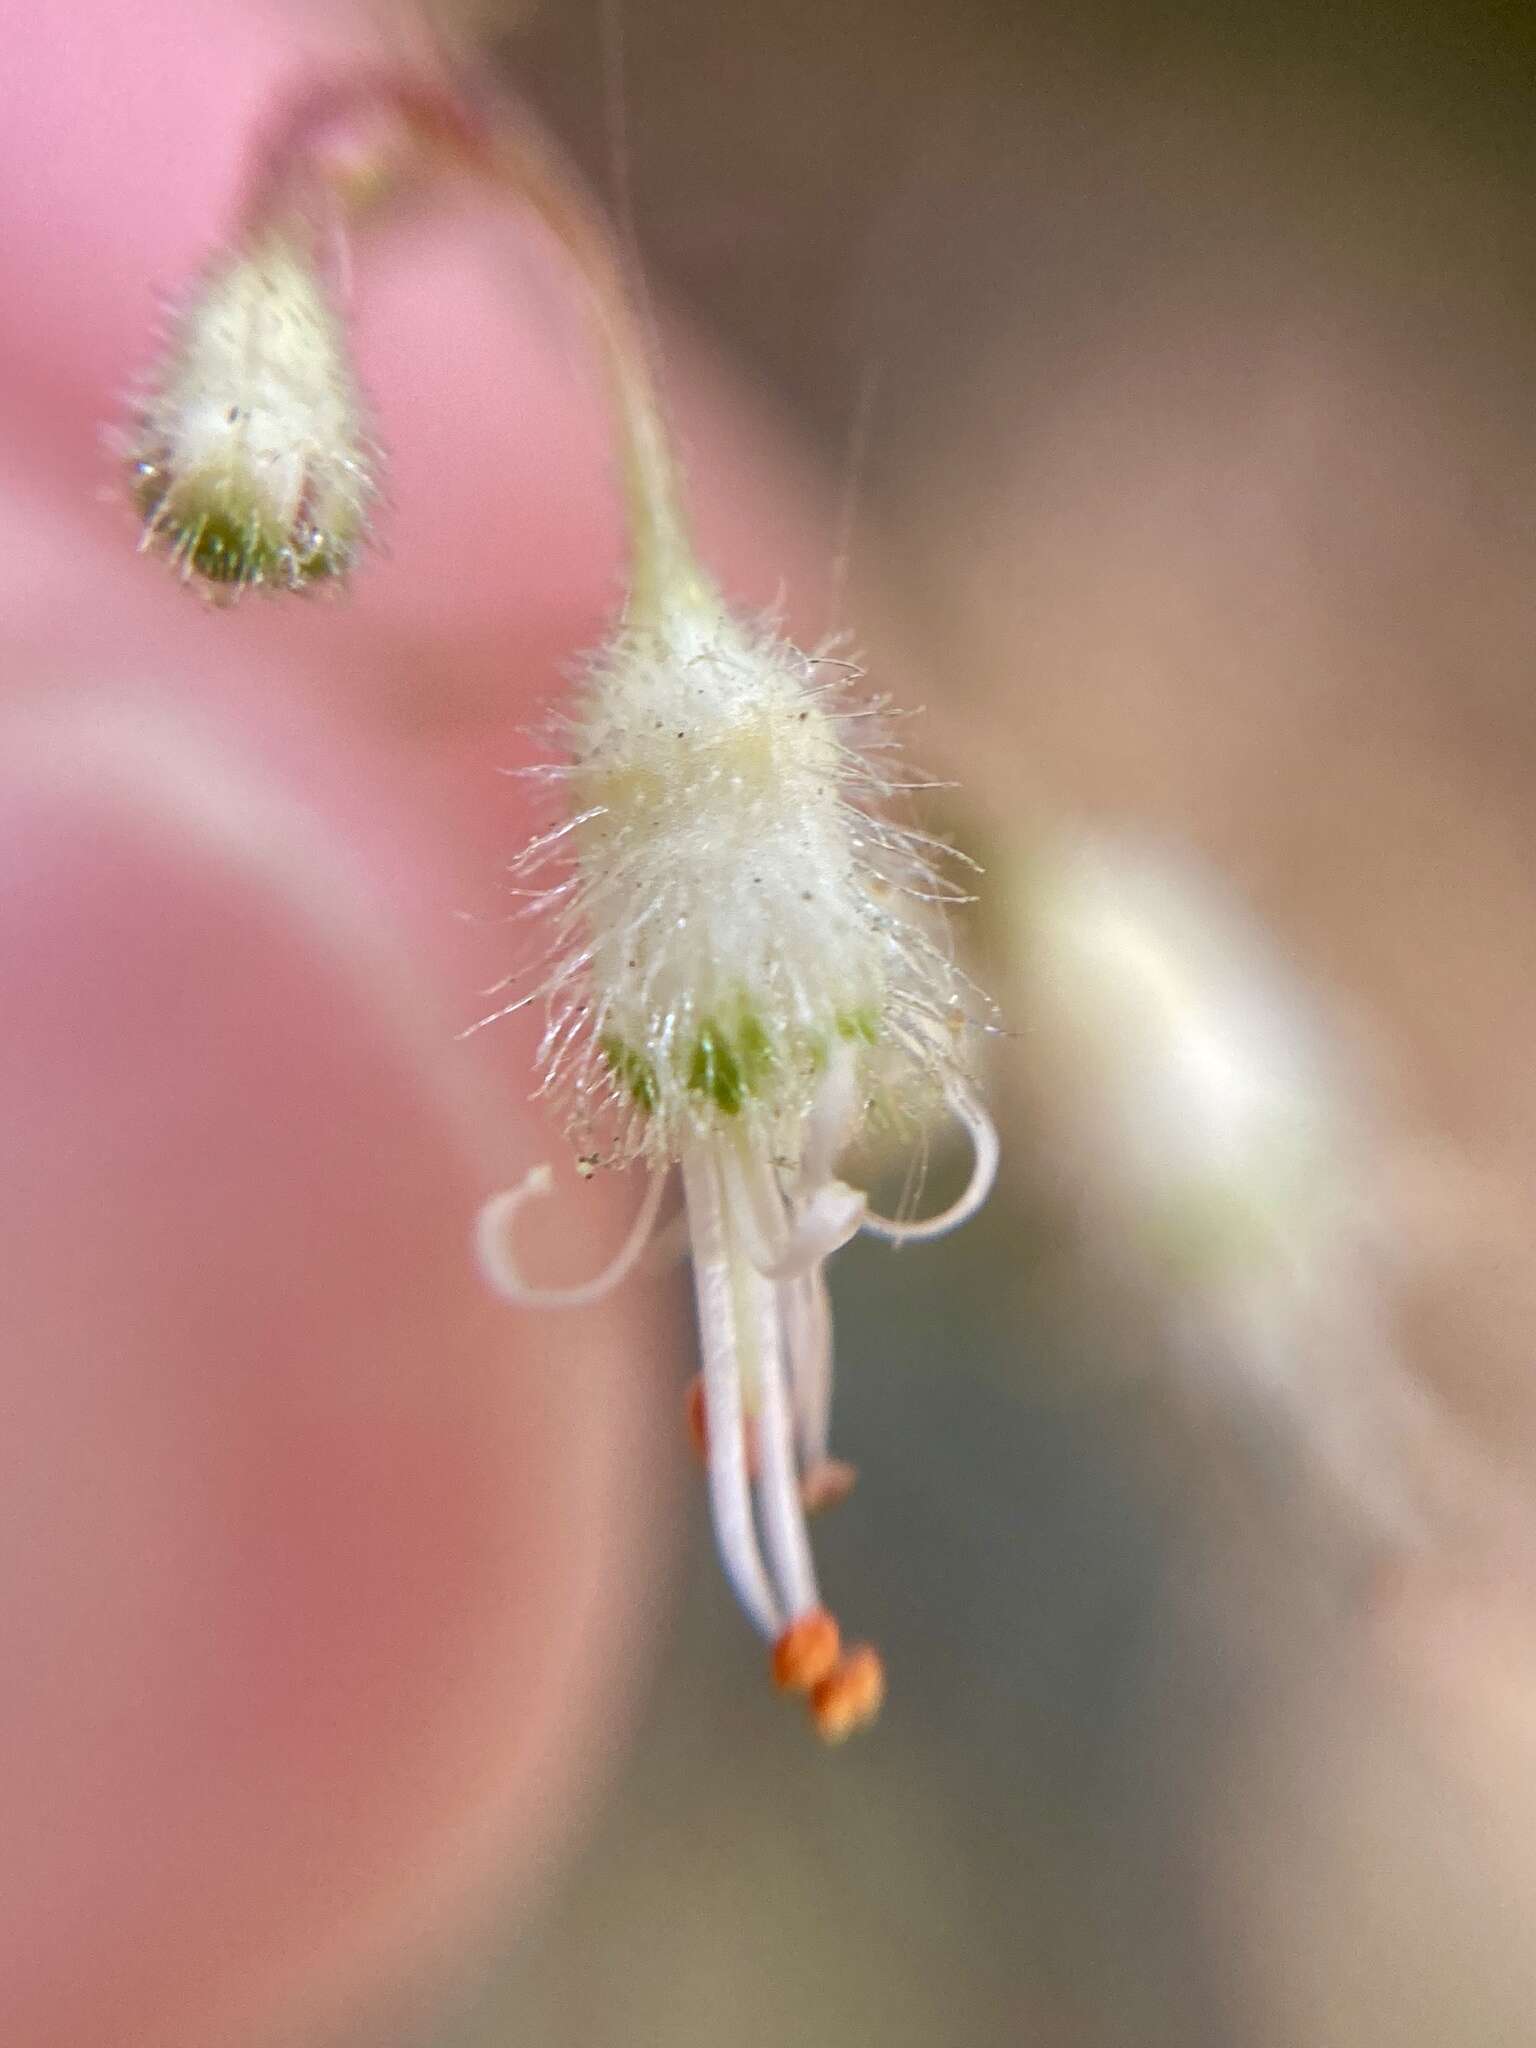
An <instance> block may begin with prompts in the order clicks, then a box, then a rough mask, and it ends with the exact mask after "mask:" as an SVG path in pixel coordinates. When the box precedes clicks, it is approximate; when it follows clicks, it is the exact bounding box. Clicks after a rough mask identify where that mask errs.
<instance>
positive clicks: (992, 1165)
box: [864, 1087, 1000, 1244]
mask: <svg viewBox="0 0 1536 2048" xmlns="http://www.w3.org/2000/svg"><path fill="white" fill-rule="evenodd" d="M949 1106H950V1109H951V1110H952V1111H953V1112H954V1114H955V1116H956V1117H957V1118H958V1120H959V1121H960V1122H961V1123H962V1124H964V1125H965V1128H966V1130H967V1131H968V1132H969V1133H970V1138H971V1146H972V1150H973V1154H974V1157H973V1160H972V1165H971V1177H970V1180H969V1181H968V1182H967V1183H966V1189H965V1193H964V1194H963V1195H961V1197H960V1199H959V1200H958V1201H956V1202H952V1203H951V1204H950V1206H949V1207H948V1208H947V1209H942V1210H940V1212H939V1214H938V1215H937V1216H924V1217H922V1218H920V1219H919V1220H918V1221H917V1222H915V1223H900V1222H898V1221H897V1220H896V1219H895V1218H894V1217H892V1216H877V1215H876V1214H875V1213H874V1211H873V1210H866V1211H865V1215H864V1228H865V1229H866V1230H867V1231H869V1233H870V1234H871V1236H873V1237H883V1238H885V1239H886V1241H887V1242H888V1243H890V1244H925V1243H927V1242H928V1240H929V1239H931V1238H935V1237H944V1236H946V1235H947V1234H948V1233H949V1232H950V1231H951V1230H958V1229H959V1227H960V1225H961V1224H962V1223H968V1222H969V1221H970V1219H971V1218H972V1217H973V1216H974V1215H975V1214H976V1211H977V1210H978V1209H979V1208H980V1207H981V1205H982V1203H983V1202H984V1201H985V1200H986V1199H987V1197H988V1195H989V1194H991V1192H992V1183H993V1181H994V1180H996V1178H997V1162H998V1154H999V1149H1000V1148H999V1145H998V1138H997V1126H996V1125H995V1124H994V1123H993V1121H992V1119H991V1117H989V1116H988V1115H987V1113H986V1111H985V1110H984V1109H983V1108H982V1106H981V1104H980V1103H979V1102H978V1101H977V1100H976V1098H975V1096H973V1095H972V1094H971V1093H970V1091H969V1089H965V1088H960V1087H954V1088H951V1089H950V1090H949Z"/></svg>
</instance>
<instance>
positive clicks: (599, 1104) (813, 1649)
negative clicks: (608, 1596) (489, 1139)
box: [479, 585, 997, 1740]
mask: <svg viewBox="0 0 1536 2048" xmlns="http://www.w3.org/2000/svg"><path fill="white" fill-rule="evenodd" d="M887 723H888V721H886V720H885V719H884V717H883V716H882V707H881V706H879V705H872V704H867V703H863V702H860V701H859V700H858V699H857V697H856V695H855V689H854V681H853V677H852V676H851V674H850V672H849V668H848V665H847V664H846V663H841V662H835V661H830V660H828V659H826V658H824V657H817V656H813V655H807V654H803V653H801V652H799V651H798V650H797V649H795V648H794V647H792V646H790V645H789V644H788V643H787V642H785V641H783V640H782V639H780V638H779V637H778V636H777V635H776V634H775V633H774V632H773V631H771V630H768V629H761V628H752V627H748V626H746V625H744V624H743V623H742V622H740V621H739V620H737V619H736V618H735V617H734V616H733V615H732V614H731V613H730V612H729V611H728V609H727V608H726V607H725V605H724V604H723V603H722V602H721V601H720V600H719V599H718V598H716V597H715V596H714V594H713V592H712V591H710V590H709V589H708V588H707V587H706V586H703V585H700V587H698V588H697V589H696V590H694V591H692V592H690V593H689V594H688V595H686V596H673V597H670V598H669V599H668V601H667V602H666V603H665V604H664V605H662V606H661V607H660V608H659V609H658V610H657V612H656V613H655V614H654V615H653V616H651V617H649V618H647V619H646V620H645V621H644V622H643V623H638V624H636V623H632V624H631V625H630V626H629V627H627V628H626V629H625V631H624V632H623V633H622V634H621V636H620V637H619V639H618V640H617V642H616V643H615V644H614V645H613V646H612V647H611V648H610V649H609V650H607V652H605V653H604V654H603V655H602V656H601V657H599V658H598V659H597V660H596V661H595V662H594V663H593V664H592V665H591V667H590V668H589V670H588V672H587V674H586V676H585V677H584V679H583V681H582V683H581V685H580V686H579V689H578V692H577V696H576V699H575V702H574V707H573V709H572V711H571V712H570V714H569V716H568V717H567V719H566V720H565V722H564V726H563V740H564V744H565V747H566V749H567V753H568V758H567V759H566V760H565V761H564V762H563V763H561V764H560V765H559V766H557V767H555V768H554V769H552V770H548V771H545V772H546V773H548V774H549V775H550V776H551V777H552V779H553V780H554V781H555V782H556V784H557V785H558V786H560V787H561V788H562V789H563V791H564V793H565V796H566V799H567V804H568V811H567V815H566V816H565V817H564V819H563V820H562V821H561V822H560V823H559V824H558V825H556V826H555V827H554V828H553V829H552V831H551V832H549V833H548V834H546V835H545V836H544V837H543V838H542V839H540V840H539V841H536V842H535V844H534V845H533V846H532V847H531V848H529V849H528V851H527V852H526V853H525V854H524V856H523V857H522V859H521V861H520V862H519V863H518V864H517V869H518V874H519V876H520V878H521V880H522V881H523V882H524V884H525V885H526V886H527V887H528V889H529V892H530V909H531V910H533V911H534V912H536V913H537V914H540V915H542V916H544V917H547V918H548V919H550V920H552V930H551V934H550V937H551V944H550V949H549V952H548V955H547V958H546V962H545V972H544V977H543V980H542V982H541V983H540V985H539V986H538V987H537V988H536V989H535V990H534V991H533V993H532V995H530V996H524V997H520V998H519V999H518V1002H515V1003H513V1004H511V1005H509V1006H508V1007H517V1006H518V1003H520V1002H525V1001H533V1000H542V1002H543V1003H544V1005H545V1008H546V1013H547V1023H546V1028H545V1032H544V1036H543V1042H542V1048H541V1060H542V1068H543V1088H544V1090H545V1091H546V1092H547V1093H549V1094H550V1095H552V1096H554V1097H556V1098H557V1099H558V1100H559V1101H560V1102H561V1103H562V1104H563V1106H564V1108H565V1111H566V1114H567V1116H568V1119H569V1122H570V1125H571V1130H572V1136H573V1139H574V1141H575V1143H576V1145H577V1147H578V1150H579V1151H580V1152H582V1153H583V1154H584V1155H585V1156H586V1157H587V1158H589V1159H591V1158H605V1159H609V1160H612V1161H615V1162H617V1163H623V1162H633V1161H639V1162H642V1163H643V1164H644V1166H645V1167H646V1168H647V1169H648V1170H649V1173H650V1183H649V1187H648V1189H647V1193H646V1196H645V1199H644V1201H643V1203H642V1206H641V1210H640V1213H639V1216H638V1218H637V1220H636V1223H635V1226H634V1228H633V1230H632V1231H631V1234H630V1237H629V1239H628V1241H627V1242H626V1244H625V1245H624V1247H623V1248H622V1250H621V1252H620V1253H619V1255H618V1257H617V1258H616V1259H615V1260H614V1261H613V1263H612V1264H611V1265H610V1267H609V1268H608V1269H607V1271H606V1272H604V1273H603V1274H601V1275H600V1276H598V1278H597V1279H596V1280H595V1281H593V1282H592V1283H590V1284H589V1285H588V1286H586V1287H584V1288H578V1289H572V1290H566V1291H564V1292H563V1293H557V1292H555V1291H553V1290H541V1289H537V1288H533V1287H530V1286H529V1285H528V1283H527V1282H526V1281H525V1280H524V1278H523V1276H522V1273H521V1270H520V1268H519V1265H518V1262H517V1259H516V1256H515V1253H514V1251H513V1248H512V1243H511V1236H512V1227H513V1225H514V1223H515V1219H516V1216H517V1212H518V1210H519V1209H520V1207H521V1206H522V1204H523V1203H524V1202H525V1201H526V1200H527V1199H528V1198H529V1196H530V1195H533V1194H536V1193H539V1192H542V1191H543V1190H544V1189H545V1188H546V1187H547V1186H548V1170H547V1169H536V1170H535V1173H534V1174H532V1175H530V1176H529V1177H528V1179H526V1180H525V1181H524V1183H523V1184H522V1186H521V1187H519V1188H516V1189H513V1190H511V1191H509V1192H508V1193H507V1194H504V1195H501V1196H498V1197H496V1198H495V1199H494V1200H493V1201H492V1202H491V1203H489V1204H488V1205H487V1207H486V1209H485V1211H484V1212H483V1213H482V1217H481V1221H480V1233H479V1244H480V1252H481V1257H482V1262H483V1264H484V1266H485V1268H486V1271H487V1273H488V1275H489V1277H490V1278H491V1280H492V1281H493V1283H494V1284H495V1285H496V1286H497V1287H498V1288H499V1289H500V1290H501V1291H502V1292H503V1293H504V1294H507V1295H509V1296H511V1297H512V1298H514V1299H517V1300H521V1301H529V1300H533V1301H555V1300H565V1301H572V1300H577V1301H584V1300H590V1299H592V1298H594V1297H595V1295H597V1294H598V1293H601V1292H603V1291H605V1290H606V1289H607V1288H608V1287H610V1286H613V1285H615V1284H616V1283H617V1282H618V1281H619V1280H620V1279H621V1278H622V1277H623V1276H624V1275H625V1274H626V1273H627V1272H628V1271H629V1270H630V1269H631V1268H632V1266H633V1264H634V1262H635V1260H636V1259H637V1258H638V1257H639V1255H640V1253H641V1251H642V1250H643V1248H644V1246H645V1243H646V1242H647V1240H648V1238H649V1236H650V1233H651V1231H652V1229H653V1226H654V1224H655V1220H656V1217H657V1215H658V1213H659V1208H660V1204H661V1200H662V1196H663V1192H664V1190H665V1188H666V1186H667V1184H668V1182H669V1180H670V1178H671V1170H672V1169H673V1168H677V1169H680V1176H681V1182H682V1192H683V1201H684V1207H685V1210H686V1218H687V1229H688V1236H689V1242H690V1248H691V1256H692V1262H693V1272H694V1283H695V1293H696V1299H697V1308H698V1322H699V1334H700V1344H701V1349H702V1354H703V1372H702V1375H701V1381H700V1383H699V1384H698V1386H697V1388H696V1390H695V1393H694V1396H693V1408H692V1419H693V1423H694V1428H695V1435H696V1441H697V1442H698V1444H699V1447H700V1449H701V1451H702V1453H703V1455H704V1456H705V1459H706V1462H707V1467H708V1473H709V1486H710V1499H711V1508H712V1514H713V1520H714V1526H715V1532H716V1537H717V1541H718V1545H719V1549H720V1553H721V1557H722V1560H723V1563H724V1566H725V1569H726V1572H727V1574H728V1576H729V1578H730V1581H731V1584H732V1586H733V1588H734V1590H735V1592H736V1595H737V1598H738V1599H739V1601H740V1603H741V1606H742V1607H743V1609H744V1610H745V1612H746V1613H747V1615H748V1616H749V1618H750V1619H751V1621H752V1622H753V1623H754V1625H755V1626H756V1628H757V1629H758V1631H759V1632H760V1634H761V1635H762V1636H763V1637H764V1639H765V1640H766V1641H767V1642H769V1643H770V1644H771V1645H773V1667H774V1673H775V1676H776V1678H777V1680H778V1682H779V1683H780V1684H781V1685H783V1686H784V1687H786V1688H787V1689H790V1690H794V1691H799V1692H804V1693H806V1694H808V1695H809V1697H810V1703H811V1708H812V1714H813V1718H814V1719H815V1722H816V1724H817V1726H818V1727H819V1728H820V1730H821V1732H822V1733H823V1734H824V1735H826V1736H827V1737H828V1738H829V1739H834V1740H835V1739H839V1738H840V1737H841V1736H843V1735H845V1734H848V1733H850V1732H852V1730H853V1729H854V1728H855V1727H857V1726H859V1725H860V1724H861V1723H862V1722H863V1721H865V1720H867V1719H869V1718H870V1717H871V1716H872V1714H873V1713H874V1711H875V1710H876V1708H877V1707H878V1705H879V1700H880V1694H881V1690H882V1686H883V1677H882V1673H881V1668H880V1663H879V1659H878V1657H877V1656H876V1654H875V1652H874V1651H873V1650H872V1649H870V1648H869V1647H868V1646H860V1647H858V1648H855V1649H852V1650H845V1649H844V1647H843V1645H842V1641H841V1635H840V1631H839V1629H838V1626H837V1624H836V1622H835V1621H834V1620H833V1618H832V1616H831V1614H830V1613H829V1611H828V1610H827V1609H826V1608H825V1607H824V1606H823V1604H822V1600H821V1595H820V1592H819V1589H818V1584H817V1578H816V1571H815V1566H814V1562H813V1559H812V1555H811V1548H810V1543H809V1540H808V1536H807V1531H806V1519H805V1518H806V1512H807V1510H808V1508H813V1507H816V1506H819V1505H825V1504H828V1503H829V1502H831V1501H832V1500H834V1499H837V1498H840V1497H841V1496H842V1495H843V1494H844V1493H845V1492H846V1491H847V1489H848V1487H849V1485H850V1484H851V1481H852V1472H851V1468H849V1467H846V1466H844V1465H842V1464H841V1463H840V1462H839V1461H837V1460H834V1459H833V1458H832V1457H831V1454H830V1443H829V1432H830V1415H831V1390H832V1354H831V1343H832V1337H831V1316H830V1309H829V1303H828V1297H827V1290H826V1283H825V1278H824V1266H825V1262H826V1260H827V1259H828V1257H829V1256H830V1255H831V1254H832V1253H833V1252H834V1251H836V1250H837V1249H838V1248H839V1247H840V1246H841V1245H843V1244H845V1243H847V1242H848V1240H849V1239H850V1238H852V1237H853V1236H854V1235H856V1234H857V1233H858V1232H859V1231H860V1230H861V1229H868V1230H871V1231H874V1232H876V1233H878V1234H881V1235H883V1236H886V1237H888V1238H891V1239H894V1240H897V1241H903V1240H909V1239H915V1238H922V1237H928V1236H936V1235H938V1234H940V1233H941V1232H942V1231H944V1230H947V1229H949V1228H952V1227H953V1226H954V1225H956V1224H958V1223H960V1222H962V1221H964V1220H965V1218H966V1217H967V1216H969V1215H970V1214H971V1213H972V1212H973V1211H974V1210H975V1209H976V1208H977V1207H979V1205H980V1203H981V1202H982V1201H983V1200H984V1198H985V1196H986V1194H987V1192H988V1189H989V1187H990V1184H991V1180H992V1177H993V1173H994V1171H995V1166H996V1160H997V1145H996V1139H995V1136H994V1133H993V1130H992V1126H991V1124H990V1122H989V1121H988V1119H987V1117H986V1115H985V1113H984V1112H983V1110H982V1109H981V1107H980V1105H979V1103H978V1102H977V1100H976V1097H975V1095H974V1093H973V1092H972V1088H971V1084H970V1081H969V1079H968V1077H967V1074H966V1071H965V1066H964V1051H965V1046H966V1041H967V1038H968V1036H969V1035H970V1034H969V1027H968V1022H967V1019H968V1016H969V1015H970V1014H971V1013H972V1012H973V1011H974V1008H975V1004H974V1000H973V998H972V993H971V991H970V989H969V985H968V984H967V982H966V981H965V979H964V977H963V975H962V974H961V972H960V970H959V969H958V968H957V966H956V965H955V964H954V961H953V959H952V956H951V953H950V949H949V946H948V943H947V938H946V935H945V932H944V930H943V926H942V914H943V906H944V904H945V903H946V902H947V901H949V900H953V899H962V892H961V891H960V890H959V888H958V887H957V886H956V885H955V883H954V882H953V881H952V880H951V879H950V870H951V867H952V861H953V857H952V856H951V855H950V854H949V852H948V849H946V848H944V847H943V846H941V845H940V844H939V843H938V842H936V841H934V840H932V839H929V838H928V837H926V836H925V835H922V834H920V833H918V832H915V831H913V830H911V829H909V828H907V827H905V826H902V825H899V824H896V823H894V822H892V821H891V819H890V817H889V810H890V806H891V803H892V801H893V799H894V798H895V796H896V794H897V792H898V790H900V789H902V788H905V787H910V786H912V785H910V784H902V783H899V782H898V781H897V780H896V779H895V776H896V774H897V772H899V771H896V770H887V769H886V767H884V766H883V765H882V764H883V763H884V762H886V761H887V760H888V759H889V749H890V748H891V745H892V743H891V741H890V739H889V736H888V733H887V730H886V726H887ZM962 900H963V899H962ZM498 1014H501V1013H498ZM945 1106H947V1107H948V1109H949V1110H950V1111H951V1112H952V1113H953V1114H954V1115H955V1116H957V1117H958V1118H959V1120H960V1121H961V1122H962V1123H963V1124H964V1125H965V1127H966V1128H967V1130H968V1131H969V1133H970V1134H971V1137H972V1140H973V1144H974V1149H975V1158H974V1165H973V1170H972V1175H971V1180H970V1184H969V1186H968V1188H967V1190H966V1192H965V1193H964V1194H963V1195H962V1196H961V1198H960V1200H959V1201H958V1202H957V1203H956V1204H955V1205H954V1207H953V1208H952V1209H950V1210H947V1211H946V1212H944V1213H943V1214H942V1215H940V1216H936V1217H933V1218H931V1219H927V1220H924V1221H897V1220H894V1219H890V1218H884V1217H879V1216H876V1215H874V1214H873V1213H872V1212H871V1210H870V1208H869V1206H868V1203H867V1200H866V1198H865V1196H864V1194H863V1193H862V1192H861V1191H859V1190H858V1189H856V1188H855V1187H852V1186H850V1185H849V1184H848V1183H847V1182H845V1181H844V1180H843V1179H841V1178H840V1177H839V1174H838V1170H837V1169H838V1162H839V1157H840V1155H841V1153H842V1152H843V1151H844V1149H845V1147H846V1146H847V1145H848V1144H849V1143H850V1142H851V1141H852V1140H853V1139H854V1138H855V1137H857V1136H858V1135H859V1134H860V1132H861V1131H863V1130H864V1129H865V1128H866V1126H868V1125H869V1124H871V1122H874V1123H876V1124H883V1125H886V1126H887V1127H888V1128H895V1129H897V1130H900V1129H903V1128H907V1129H913V1130H920V1129H921V1127H922V1124H923V1121H924V1119H925V1118H926V1117H927V1116H928V1115H929V1114H931V1113H932V1112H933V1111H934V1110H935V1109H940V1108H943V1107H945Z"/></svg>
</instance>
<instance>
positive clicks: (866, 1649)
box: [811, 1643, 885, 1742]
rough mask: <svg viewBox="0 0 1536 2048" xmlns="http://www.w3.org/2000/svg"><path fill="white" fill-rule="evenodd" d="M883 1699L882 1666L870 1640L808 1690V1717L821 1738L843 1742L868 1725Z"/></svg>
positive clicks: (883, 1668) (826, 1740)
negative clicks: (809, 1693) (809, 1709)
mask: <svg viewBox="0 0 1536 2048" xmlns="http://www.w3.org/2000/svg"><path fill="white" fill-rule="evenodd" d="M884 1700H885V1666H884V1665H883V1664H882V1663H881V1661H880V1653H879V1651H878V1650H876V1649H875V1648H874V1647H873V1646H872V1645H871V1644H869V1643H860V1644H859V1646H858V1647H857V1649H853V1650H850V1651H849V1652H848V1654H847V1656H846V1657H844V1658H843V1660H842V1662H841V1663H840V1664H838V1666H837V1667H836V1669H835V1670H834V1671H832V1672H831V1673H830V1674H829V1675H828V1676H827V1677H826V1678H824V1679H822V1681H821V1683H820V1684H819V1685H817V1686H815V1687H814V1688H813V1690H812V1692H811V1719H812V1720H813V1721H814V1722H815V1723H816V1732H817V1734H818V1735H820V1737H821V1739H822V1741H823V1742H846V1741H847V1740H848V1737H849V1736H850V1735H854V1734H856V1733H857V1732H858V1730H859V1729H860V1728H867V1727H868V1726H869V1724H870V1722H871V1721H873V1720H874V1718H875V1716H876V1715H877V1714H878V1713H879V1711H880V1708H881V1705H882V1704H883V1702H884Z"/></svg>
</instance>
